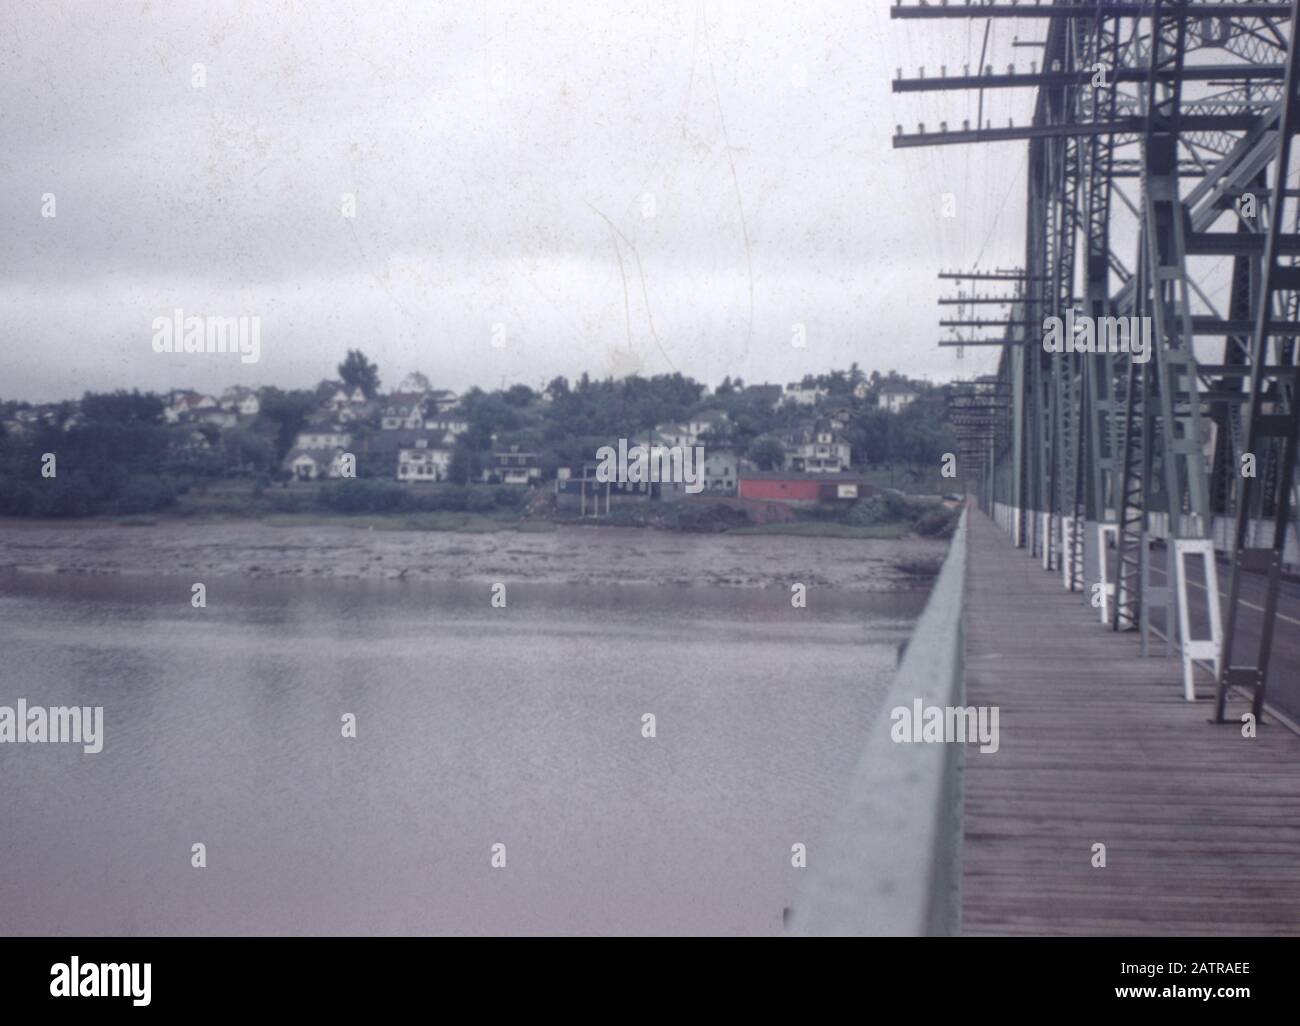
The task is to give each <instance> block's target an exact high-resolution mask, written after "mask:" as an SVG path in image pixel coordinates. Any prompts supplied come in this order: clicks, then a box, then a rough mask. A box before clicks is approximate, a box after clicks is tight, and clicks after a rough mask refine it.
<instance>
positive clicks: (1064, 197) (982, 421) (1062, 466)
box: [891, 0, 1300, 722]
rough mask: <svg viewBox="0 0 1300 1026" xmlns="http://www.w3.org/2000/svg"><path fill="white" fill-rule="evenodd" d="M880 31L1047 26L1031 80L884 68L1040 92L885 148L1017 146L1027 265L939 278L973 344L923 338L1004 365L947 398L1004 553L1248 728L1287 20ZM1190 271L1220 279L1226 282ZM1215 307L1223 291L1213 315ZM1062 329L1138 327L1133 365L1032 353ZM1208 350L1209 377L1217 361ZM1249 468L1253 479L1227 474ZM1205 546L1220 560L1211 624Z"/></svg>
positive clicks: (1282, 303) (1228, 15) (1271, 400)
mask: <svg viewBox="0 0 1300 1026" xmlns="http://www.w3.org/2000/svg"><path fill="white" fill-rule="evenodd" d="M891 16H892V17H895V18H913V19H941V18H967V19H969V18H999V19H1004V18H1023V19H1026V20H1027V22H1028V23H1029V26H1030V27H1032V26H1044V25H1045V37H1044V39H1043V42H1042V57H1041V67H1040V66H1039V64H1038V62H1035V63H1034V64H1033V65H1032V66H1031V67H1030V69H1029V70H1028V72H1027V73H1025V72H1023V71H1017V69H1015V68H1014V67H1013V68H1008V69H1006V71H1005V73H1003V71H1002V70H1001V69H998V70H997V73H996V74H995V69H994V68H992V67H991V66H990V67H984V68H977V69H975V73H974V74H971V69H969V68H963V69H962V72H963V73H962V74H961V75H955V76H953V77H951V78H950V77H948V76H947V73H946V71H947V69H946V68H945V69H942V70H943V74H942V75H941V76H940V77H939V78H934V77H931V78H924V77H920V78H906V77H904V76H903V74H902V70H901V69H900V71H899V75H898V78H897V80H896V81H895V82H894V84H893V88H894V91H895V92H898V93H910V92H918V91H944V90H956V89H979V90H983V89H1001V88H1021V89H1024V88H1031V89H1034V90H1036V102H1035V104H1034V114H1033V118H1032V121H1031V122H1030V123H1029V124H1027V125H1021V126H1015V125H1010V126H1007V127H1006V128H1002V127H998V128H994V127H993V126H992V125H991V124H979V123H977V124H976V125H975V126H974V127H973V128H972V127H971V126H970V125H969V124H968V123H963V125H962V127H961V130H960V131H957V130H954V131H948V126H947V124H946V123H945V124H941V125H940V126H939V131H937V132H935V131H929V132H927V131H926V130H925V127H924V126H918V127H919V131H918V132H915V133H910V134H909V133H907V132H904V131H903V128H902V126H901V125H900V126H899V128H898V130H897V133H896V135H895V137H894V146H895V147H896V148H906V147H911V146H920V145H954V144H968V143H987V142H999V141H1007V140H1024V141H1025V142H1024V145H1027V147H1028V161H1029V165H1028V166H1029V174H1028V187H1027V197H1026V200H1027V206H1026V219H1025V224H1026V239H1025V264H1024V267H1023V269H1021V270H1015V271H997V272H995V273H989V272H969V273H967V274H963V273H961V272H950V273H947V274H945V275H943V277H946V278H950V279H957V280H958V281H960V280H961V279H963V278H966V279H969V280H972V281H978V282H980V283H981V287H982V288H984V289H987V290H990V293H991V294H986V295H975V294H974V293H973V292H972V293H971V294H969V295H966V296H960V295H959V296H958V297H957V298H955V299H952V300H944V302H945V303H956V304H958V316H957V318H956V319H950V320H947V321H944V322H942V323H943V324H945V325H947V326H949V327H950V328H952V329H954V330H964V331H965V332H966V335H967V337H960V336H959V337H956V338H950V339H948V340H946V341H944V342H942V343H941V344H942V345H959V346H965V345H976V346H999V347H1001V350H1002V352H1001V356H1000V359H999V364H998V371H997V374H996V375H994V376H990V377H988V378H983V379H976V380H975V381H973V382H962V383H958V384H957V385H956V386H954V388H953V390H952V396H951V398H950V402H949V417H950V419H951V420H952V423H953V425H954V427H955V429H956V431H957V435H958V439H959V448H960V453H959V460H960V464H961V470H962V475H963V477H965V478H966V479H967V480H968V481H973V482H977V484H976V485H975V486H974V488H975V491H976V492H977V494H978V497H979V501H980V502H981V504H982V505H983V506H984V507H985V508H986V509H987V510H989V511H990V512H992V513H994V514H995V516H996V517H997V518H998V520H999V523H1002V524H1003V526H1004V527H1006V529H1008V530H1009V531H1011V532H1012V533H1013V534H1014V536H1015V539H1016V542H1017V544H1018V545H1020V546H1022V547H1024V548H1026V549H1028V550H1029V551H1030V552H1031V553H1032V555H1034V556H1035V557H1037V558H1040V559H1041V560H1042V564H1043V566H1044V567H1045V568H1047V569H1049V570H1053V571H1055V572H1059V573H1060V574H1061V578H1062V583H1063V585H1064V586H1065V587H1066V588H1069V589H1070V590H1072V591H1080V592H1082V593H1083V594H1084V595H1085V596H1086V597H1087V599H1088V600H1089V601H1090V602H1091V603H1092V604H1093V605H1094V606H1096V605H1100V609H1101V617H1102V619H1103V621H1105V622H1107V623H1109V624H1110V625H1111V626H1112V627H1113V628H1114V629H1115V630H1136V631H1139V632H1140V636H1141V639H1142V646H1143V651H1144V652H1145V651H1147V650H1148V644H1149V639H1150V638H1151V636H1152V635H1153V634H1154V633H1162V634H1163V635H1164V638H1165V645H1164V648H1165V650H1166V651H1171V650H1172V649H1173V648H1174V647H1177V649H1178V650H1179V651H1180V653H1181V656H1182V661H1183V682H1184V693H1185V696H1186V697H1187V698H1188V699H1193V698H1195V697H1196V691H1195V686H1194V681H1193V671H1194V668H1195V666H1196V665H1198V664H1199V665H1201V666H1202V667H1205V668H1208V669H1211V670H1212V671H1213V673H1214V675H1215V678H1216V719H1218V720H1219V721H1221V722H1222V721H1224V720H1225V717H1226V714H1225V703H1226V699H1227V696H1228V693H1229V691H1230V689H1232V688H1238V689H1241V690H1243V691H1245V692H1246V693H1247V694H1248V695H1249V697H1250V698H1251V701H1252V711H1253V712H1254V713H1255V715H1256V716H1257V717H1258V716H1259V715H1260V713H1261V712H1262V710H1263V701H1264V694H1265V685H1266V679H1267V675H1268V666H1269V653H1270V649H1271V644H1272V638H1273V631H1274V627H1275V621H1276V616H1277V599H1278V585H1279V580H1280V575H1281V572H1282V567H1283V564H1284V562H1285V560H1286V555H1287V554H1286V543H1287V538H1288V536H1289V534H1292V535H1295V534H1296V528H1295V524H1294V523H1293V511H1294V504H1293V500H1294V499H1295V494H1294V493H1295V491H1296V477H1295V463H1296V458H1297V438H1298V436H1300V430H1298V429H1300V421H1298V417H1300V404H1297V402H1296V398H1295V389H1294V386H1295V379H1296V373H1297V370H1296V355H1297V347H1296V345H1295V339H1296V336H1297V334H1300V263H1298V261H1300V230H1298V228H1297V226H1298V224H1300V188H1297V186H1296V183H1295V182H1293V181H1289V179H1288V175H1292V176H1293V177H1294V174H1293V173H1300V168H1297V167H1295V166H1294V164H1293V147H1292V140H1293V137H1294V135H1295V133H1296V132H1297V131H1298V130H1300V97H1297V95H1296V90H1297V89H1300V69H1298V67H1297V65H1298V64H1300V57H1298V56H1297V54H1296V52H1295V50H1294V49H1293V48H1292V47H1291V46H1290V41H1291V40H1292V39H1293V38H1296V32H1297V29H1298V27H1300V0H1289V2H1286V3H1253V2H1237V3H1233V2H1228V0H1222V2H1214V0H1149V2H1129V3H1125V2H1087V0H1055V2H1041V3H1036V4H1033V5H1029V4H1027V3H1025V2H1022V3H1020V4H1016V5H1013V4H1011V3H1009V2H1008V3H998V2H987V3H981V2H973V3H964V4H963V3H958V2H957V0H954V2H953V3H948V4H935V3H928V4H921V3H920V2H919V0H917V2H913V3H908V4H898V5H896V6H894V7H893V8H892V9H891ZM1098 69H1102V70H1103V72H1104V73H1103V74H1101V75H1100V76H1098V74H1097V71H1098ZM1121 235H1122V236H1123V237H1125V238H1128V239H1131V240H1133V242H1134V243H1135V245H1136V252H1133V253H1132V254H1131V255H1127V256H1128V257H1129V259H1128V260H1126V259H1125V256H1126V255H1122V254H1120V253H1118V252H1117V251H1116V250H1115V248H1114V240H1115V239H1116V238H1118V237H1120V236H1121ZM1076 254H1079V255H1081V259H1076ZM1205 256H1213V257H1218V258H1219V260H1218V261H1217V263H1218V264H1219V265H1221V264H1222V263H1223V261H1224V260H1228V261H1230V262H1231V265H1230V267H1231V269H1230V272H1229V274H1228V277H1227V281H1226V286H1225V283H1224V282H1222V281H1220V282H1219V283H1218V284H1215V282H1214V281H1212V280H1211V277H1212V275H1213V272H1214V271H1215V267H1213V266H1211V267H1207V266H1206V265H1207V264H1215V261H1206V260H1199V261H1198V259H1197V258H1201V257H1205ZM1000 288H1002V289H1005V288H1012V289H1014V292H1010V293H1007V294H1000V293H999V292H998V291H997V290H998V289H1000ZM1216 291H1217V292H1219V293H1223V292H1225V291H1226V294H1227V299H1226V301H1223V309H1222V310H1220V309H1218V308H1217V307H1216V304H1215V302H1214V301H1212V299H1211V294H1212V293H1214V292H1216ZM986 303H987V304H996V303H1005V304H1006V305H1007V309H1008V313H1007V315H1006V316H1005V317H1004V318H1002V319H998V318H996V317H989V316H988V315H985V314H980V313H978V312H976V313H975V314H974V315H973V316H971V317H969V318H968V319H962V312H963V308H964V307H965V306H966V305H969V306H970V307H971V309H973V310H976V311H978V308H979V306H980V305H981V304H986ZM1067 311H1074V312H1076V314H1077V315H1081V316H1086V317H1087V318H1091V319H1092V320H1091V322H1090V323H1092V324H1094V325H1100V324H1102V323H1107V324H1111V323H1114V322H1113V321H1111V320H1107V319H1112V318H1117V317H1118V318H1125V319H1128V318H1136V319H1137V320H1136V321H1135V322H1133V323H1137V324H1145V325H1146V326H1148V327H1149V329H1150V337H1151V347H1150V349H1149V350H1148V351H1147V352H1146V353H1145V356H1146V357H1147V358H1146V359H1142V358H1141V357H1142V355H1143V354H1142V353H1141V352H1140V350H1134V351H1125V349H1124V347H1121V349H1120V351H1102V352H1087V353H1082V352H1070V351H1049V350H1048V348H1047V347H1046V346H1045V345H1044V344H1043V341H1044V330H1043V329H1044V327H1045V325H1044V321H1045V319H1046V318H1048V317H1061V318H1062V319H1064V317H1065V314H1066V312H1067ZM1126 323H1127V321H1126ZM980 328H985V329H987V328H995V329H998V332H999V333H998V334H996V335H983V336H979V335H975V334H974V333H973V332H974V331H975V330H977V329H980ZM1098 330H1100V329H1098ZM1215 337H1217V338H1219V339H1222V350H1221V352H1222V357H1221V362H1218V363H1210V362H1208V360H1211V359H1214V358H1215V357H1216V356H1217V355H1218V352H1219V351H1218V350H1216V351H1215V352H1214V354H1213V355H1211V353H1210V352H1209V350H1208V348H1207V347H1208V346H1210V345H1215V344H1216V343H1215V342H1214V341H1213V339H1214V338H1215ZM1198 339H1199V340H1201V345H1200V353H1201V358H1200V360H1199V361H1198V356H1197V347H1196V343H1197V341H1198ZM1248 458H1249V459H1248ZM1252 461H1253V465H1254V471H1253V473H1254V476H1250V475H1249V474H1246V473H1244V468H1245V467H1246V465H1247V464H1248V463H1251V462H1252ZM1216 517H1217V518H1218V519H1217V523H1216ZM1229 519H1231V521H1232V525H1233V529H1232V531H1231V538H1230V539H1229V537H1228V534H1229V532H1228V531H1227V530H1226V524H1227V522H1228V521H1229ZM1264 520H1268V521H1271V531H1267V532H1266V531H1263V530H1261V524H1262V522H1263V521H1264ZM1216 527H1217V528H1220V529H1221V530H1218V531H1216ZM1265 534H1267V537H1264V535H1265ZM1216 539H1217V542H1218V545H1219V548H1220V549H1225V550H1227V551H1228V552H1230V554H1231V558H1232V564H1231V565H1232V573H1231V581H1230V586H1229V591H1228V595H1227V601H1226V618H1225V619H1226V628H1225V627H1221V625H1220V605H1219V603H1218V602H1217V601H1215V600H1214V597H1215V596H1217V594H1218V582H1217V569H1216V558H1215V547H1214V546H1215V544H1216ZM1296 540H1297V542H1298V543H1300V535H1296ZM1161 543H1163V544H1161ZM1248 574H1256V575H1258V577H1257V580H1258V581H1260V582H1261V583H1262V586H1263V589H1264V595H1265V599H1264V602H1263V605H1264V612H1263V616H1262V628H1261V632H1262V641H1261V644H1260V645H1259V646H1258V647H1257V651H1254V652H1253V653H1251V654H1250V656H1249V658H1248V659H1246V660H1245V661H1241V660H1240V657H1241V655H1242V650H1243V649H1244V648H1245V647H1246V646H1245V644H1244V641H1243V638H1244V633H1243V631H1242V623H1243V616H1244V613H1243V610H1244V609H1246V608H1251V609H1257V608H1258V605H1257V603H1258V599H1257V598H1256V604H1254V605H1252V603H1247V602H1246V601H1245V600H1244V599H1243V597H1242V595H1243V589H1242V584H1243V581H1244V580H1245V579H1246V577H1245V575H1248ZM1153 575H1159V580H1157V579H1156V577H1155V576H1153ZM1099 597H1100V603H1099V602H1098V598H1099ZM1257 619H1258V618H1257ZM1195 624H1200V625H1201V626H1199V627H1197V626H1194V625H1195Z"/></svg>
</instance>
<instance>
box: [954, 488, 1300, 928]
mask: <svg viewBox="0 0 1300 1026" xmlns="http://www.w3.org/2000/svg"><path fill="white" fill-rule="evenodd" d="M968 519H969V556H968V560H969V562H968V568H967V575H968V576H967V585H966V587H967V595H966V600H967V605H966V610H967V612H966V701H967V704H970V705H990V706H991V705H996V706H998V707H999V732H1000V742H1001V743H1000V748H999V751H998V752H996V753H989V754H980V753H979V752H978V750H977V749H976V748H975V747H973V746H972V747H970V748H969V749H968V751H967V759H966V776H965V800H964V824H963V825H964V846H963V855H962V860H963V866H962V928H963V932H965V933H972V934H975V933H998V934H1006V933H1032V934H1150V933H1171V934H1176V933H1196V934H1202V933H1218V934H1253V933H1261V934H1300V738H1297V737H1296V736H1295V735H1293V734H1292V733H1291V732H1290V731H1288V730H1287V729H1286V728H1285V727H1282V726H1280V725H1274V724H1269V723H1265V725H1264V726H1263V727H1262V728H1260V730H1259V731H1258V734H1257V736H1256V737H1255V738H1253V739H1247V738H1243V737H1242V735H1241V728H1240V725H1237V726H1230V725H1223V726H1216V725H1213V724H1210V723H1209V722H1208V717H1209V716H1210V714H1211V712H1212V709H1211V703H1210V702H1208V701H1200V702H1196V703H1187V702H1185V701H1184V700H1183V698H1182V684H1181V669H1180V664H1179V661H1178V660H1177V659H1176V658H1173V659H1166V658H1162V657H1153V658H1147V659H1144V658H1142V657H1141V655H1140V654H1139V651H1138V641H1137V639H1136V637H1134V636H1132V635H1124V634H1119V635H1117V634H1114V633H1112V632H1111V631H1110V630H1109V629H1108V628H1106V627H1104V626H1103V625H1102V624H1100V623H1099V622H1098V620H1097V617H1096V614H1095V612H1094V611H1092V610H1090V609H1089V608H1088V607H1087V606H1086V605H1085V603H1084V602H1083V600H1082V598H1081V596H1080V595H1078V594H1077V593H1076V594H1073V595H1072V594H1070V593H1068V592H1066V591H1065V590H1064V589H1063V588H1062V586H1061V578H1060V575H1059V573H1058V574H1051V573H1047V572H1046V571H1044V570H1043V569H1042V567H1041V564H1040V563H1039V562H1038V561H1036V560H1034V559H1032V558H1030V557H1029V556H1028V554H1027V553H1025V552H1024V551H1023V550H1020V549H1017V548H1015V546H1014V545H1012V543H1011V541H1010V539H1008V538H1007V536H1006V535H1004V534H1003V533H1002V532H1001V531H1000V530H999V529H998V528H997V526H996V525H995V524H994V523H993V522H992V521H991V520H990V519H989V518H988V517H987V516H985V515H984V514H983V513H981V512H980V511H979V510H978V509H974V508H972V509H971V511H970V514H969V518H968ZM1199 686H1200V687H1202V688H1203V687H1204V684H1203V683H1202V684H1200V685H1199ZM1229 709H1230V712H1231V713H1232V715H1233V716H1234V717H1237V718H1239V717H1240V714H1241V713H1242V712H1244V711H1246V709H1247V705H1246V703H1245V702H1244V701H1238V702H1235V703H1230V706H1229ZM1096 843H1102V844H1105V845H1106V867H1105V868H1104V869H1094V868H1093V867H1092V864H1091V860H1092V846H1093V845H1094V844H1096Z"/></svg>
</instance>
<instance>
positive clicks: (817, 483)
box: [738, 471, 875, 506]
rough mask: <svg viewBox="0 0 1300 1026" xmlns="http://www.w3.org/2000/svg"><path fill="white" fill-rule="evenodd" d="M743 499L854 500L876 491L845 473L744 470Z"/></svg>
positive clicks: (741, 480) (742, 480)
mask: <svg viewBox="0 0 1300 1026" xmlns="http://www.w3.org/2000/svg"><path fill="white" fill-rule="evenodd" d="M738 494H739V495H740V497H741V498H742V499H759V500H761V501H764V502H788V503H796V504H806V505H809V506H811V505H814V504H815V503H818V502H853V501H854V500H856V499H859V498H866V497H867V496H869V495H874V494H875V489H873V488H872V487H871V486H870V485H867V484H864V483H863V482H862V480H861V479H860V478H857V477H850V476H848V475H844V474H798V473H792V472H790V471H770V472H752V471H751V472H750V473H743V472H742V473H741V475H740V489H739V492H738Z"/></svg>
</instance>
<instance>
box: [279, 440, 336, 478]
mask: <svg viewBox="0 0 1300 1026" xmlns="http://www.w3.org/2000/svg"><path fill="white" fill-rule="evenodd" d="M343 456H344V451H343V450H342V449H341V448H339V449H324V448H319V449H306V448H294V449H291V450H290V451H289V454H288V455H287V456H286V457H285V458H284V462H285V466H286V467H287V468H288V469H289V471H290V472H291V473H292V474H293V476H294V477H296V478H297V479H298V480H300V481H314V480H316V478H318V477H342V476H343Z"/></svg>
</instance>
